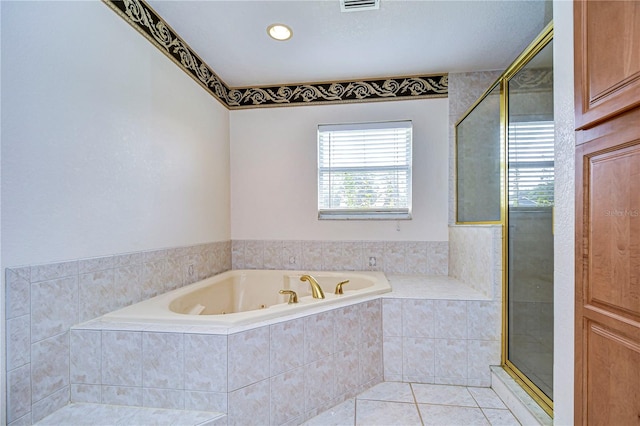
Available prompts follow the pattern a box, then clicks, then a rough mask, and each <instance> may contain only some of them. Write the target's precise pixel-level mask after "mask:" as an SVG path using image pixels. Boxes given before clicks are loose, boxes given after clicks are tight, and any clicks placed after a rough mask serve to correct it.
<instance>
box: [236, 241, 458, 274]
mask: <svg viewBox="0 0 640 426" xmlns="http://www.w3.org/2000/svg"><path fill="white" fill-rule="evenodd" d="M371 258H374V259H375V260H371ZM448 263H449V243H448V242H447V241H291V240H285V241H281V240H233V244H232V264H233V269H303V270H310V271H314V270H315V271H327V270H335V271H382V272H385V273H387V274H408V275H413V274H415V275H447V274H448V273H449V270H448Z"/></svg>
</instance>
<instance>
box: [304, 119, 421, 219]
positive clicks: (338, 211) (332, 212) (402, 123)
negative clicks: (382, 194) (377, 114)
mask: <svg viewBox="0 0 640 426" xmlns="http://www.w3.org/2000/svg"><path fill="white" fill-rule="evenodd" d="M381 129H385V130H390V129H406V130H405V131H406V132H407V136H406V139H405V141H406V145H405V147H406V148H403V149H402V150H406V155H405V162H404V164H401V165H386V166H384V165H378V166H376V165H364V166H351V167H348V166H347V167H331V166H329V167H326V166H322V160H323V157H322V153H321V144H322V135H323V133H328V132H335V131H339V132H344V131H354V132H357V131H368V130H371V131H375V130H381ZM316 148H317V175H316V177H317V187H316V189H317V193H316V195H317V197H316V199H317V211H318V219H319V220H411V219H412V186H413V121H412V120H393V121H380V122H359V123H342V124H320V125H318V128H317V141H316ZM336 169H339V171H340V172H345V171H359V172H361V171H366V172H376V171H381V172H384V171H393V170H397V171H401V172H403V173H406V181H405V180H404V179H402V182H403V183H406V199H407V205H406V207H373V208H327V207H325V206H323V202H322V201H323V200H322V198H321V197H322V194H323V193H324V192H323V177H322V175H323V174H327V173H329V174H330V173H331V171H332V170H336ZM400 186H401V185H400V184H398V185H396V186H395V188H394V189H395V191H396V194H398V193H399V192H400V191H399V190H398V188H399V187H400ZM398 198H399V197H398Z"/></svg>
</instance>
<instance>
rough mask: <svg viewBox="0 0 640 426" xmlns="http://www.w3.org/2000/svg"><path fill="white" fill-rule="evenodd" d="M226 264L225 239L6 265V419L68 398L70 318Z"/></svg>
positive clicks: (39, 414) (28, 419)
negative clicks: (51, 262)
mask: <svg viewBox="0 0 640 426" xmlns="http://www.w3.org/2000/svg"><path fill="white" fill-rule="evenodd" d="M230 268H231V242H230V241H225V242H216V243H210V244H202V245H197V246H190V247H178V248H172V249H165V250H155V251H149V252H137V253H128V254H122V255H115V256H106V257H100V258H92V259H82V260H75V261H70V262H61V263H55V264H47V265H33V266H25V267H19V268H8V269H7V270H6V330H7V333H6V335H7V419H6V420H7V423H8V424H15V425H18V424H31V423H32V422H34V423H35V422H37V421H38V420H40V419H42V418H43V417H45V416H46V415H48V414H50V413H51V412H53V411H55V410H56V409H57V408H59V407H61V406H62V405H64V404H66V403H67V402H68V401H69V397H70V392H71V389H70V387H69V371H70V361H69V354H70V351H69V346H70V344H71V343H72V341H70V336H69V329H70V328H71V326H73V325H75V324H78V323H81V322H84V321H87V320H90V319H92V318H95V317H98V316H100V315H102V314H105V313H107V312H110V311H112V310H115V309H118V308H121V307H124V306H126V305H129V304H132V303H136V302H138V301H140V300H143V299H148V298H149V297H152V296H155V295H157V294H159V293H164V292H165V291H168V290H172V289H174V288H177V287H181V286H183V285H186V284H190V283H192V282H195V281H198V280H200V279H202V278H205V277H208V276H211V275H215V274H217V273H220V272H223V271H225V270H228V269H230Z"/></svg>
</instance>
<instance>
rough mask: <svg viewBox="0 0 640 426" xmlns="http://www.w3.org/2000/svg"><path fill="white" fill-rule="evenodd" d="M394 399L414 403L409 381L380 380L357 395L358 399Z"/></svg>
mask: <svg viewBox="0 0 640 426" xmlns="http://www.w3.org/2000/svg"><path fill="white" fill-rule="evenodd" d="M361 399H368V400H374V401H394V402H410V403H414V402H415V400H414V399H413V393H412V392H411V386H410V385H409V383H398V382H382V383H380V384H377V385H375V386H374V387H372V388H371V389H368V390H366V391H364V392H362V393H361V394H360V395H358V400H361Z"/></svg>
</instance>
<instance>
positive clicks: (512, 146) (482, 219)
mask: <svg viewBox="0 0 640 426" xmlns="http://www.w3.org/2000/svg"><path fill="white" fill-rule="evenodd" d="M552 38H553V27H552V24H550V25H549V26H548V27H547V28H546V29H545V30H544V31H543V32H542V33H541V35H540V36H539V37H538V38H537V39H536V40H535V41H534V42H533V43H532V44H531V45H530V46H529V48H528V49H527V50H525V52H524V53H523V54H522V55H521V56H520V57H519V58H518V59H517V60H516V61H515V62H514V63H513V64H512V65H511V66H510V67H509V68H508V69H507V70H506V71H505V72H504V73H503V75H502V76H501V77H500V78H499V79H498V80H497V81H496V82H495V83H494V85H493V86H492V87H491V88H490V89H489V90H488V91H487V92H486V93H485V94H484V95H483V96H482V97H481V98H480V99H479V100H478V101H477V102H476V103H475V105H474V106H473V107H472V108H471V109H470V110H469V111H468V112H467V113H466V114H465V115H464V116H463V117H462V118H461V120H460V121H459V122H458V124H457V125H456V200H457V205H456V214H457V220H456V222H457V223H458V224H461V225H464V224H494V225H496V224H499V225H502V227H503V237H504V239H503V270H504V276H503V304H504V306H503V349H502V364H503V368H504V369H505V370H506V371H507V372H509V373H510V374H511V375H512V376H513V377H514V378H515V379H516V381H517V382H518V383H520V384H521V385H522V387H523V388H524V389H525V390H526V391H527V392H528V393H529V394H530V395H531V396H532V397H533V398H534V399H535V400H536V401H537V402H538V403H539V404H540V405H541V406H542V408H544V409H545V411H547V413H549V414H550V415H552V413H553V194H554V180H553V173H554V125H553V40H552Z"/></svg>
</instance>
